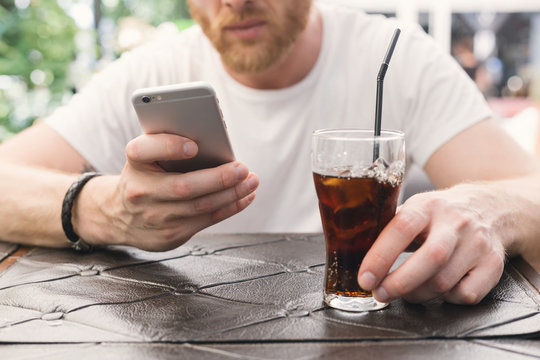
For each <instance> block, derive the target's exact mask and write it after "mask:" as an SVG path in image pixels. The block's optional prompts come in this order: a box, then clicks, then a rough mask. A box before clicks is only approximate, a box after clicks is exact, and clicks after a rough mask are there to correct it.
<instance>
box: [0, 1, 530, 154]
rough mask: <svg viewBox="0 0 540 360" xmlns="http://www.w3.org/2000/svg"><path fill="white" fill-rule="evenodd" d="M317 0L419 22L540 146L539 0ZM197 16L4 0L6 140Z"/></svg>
mask: <svg viewBox="0 0 540 360" xmlns="http://www.w3.org/2000/svg"><path fill="white" fill-rule="evenodd" d="M318 1H321V2H329V3H341V4H343V5H345V6H351V7H359V8H361V9H364V10H366V11H367V12H369V13H378V14H383V15H385V16H395V17H398V18H400V19H401V20H403V21H406V22H416V23H418V24H420V26H422V28H423V29H424V30H425V31H426V32H427V33H428V34H430V35H431V36H433V37H434V39H435V40H436V41H437V42H438V43H439V44H440V46H442V47H443V48H444V49H445V50H446V51H448V52H450V53H451V54H452V55H453V56H454V57H455V58H456V60H457V61H458V62H459V63H460V64H461V65H462V67H463V68H464V69H465V71H466V72H467V73H468V74H469V76H470V77H471V78H472V79H473V80H474V81H475V82H476V84H477V85H478V87H479V89H480V90H481V91H482V93H483V94H484V96H485V97H486V99H487V100H488V102H489V104H490V105H491V107H492V108H493V110H494V112H495V114H496V116H497V117H498V118H499V119H500V121H501V123H502V124H503V126H505V127H506V128H507V130H508V131H509V132H510V133H511V134H512V135H514V137H515V138H516V139H517V140H518V141H519V142H520V143H521V144H522V145H523V146H524V147H526V148H527V149H528V150H530V151H533V152H536V153H537V154H540V151H539V148H538V143H539V142H538V140H537V139H538V136H537V135H538V132H539V131H538V129H539V127H538V121H539V120H538V119H539V115H538V114H539V112H538V109H539V106H538V105H539V104H540V1H538V0H512V1H511V2H509V1H500V0H489V1H487V0H467V1H465V0H435V1H434V0H408V1H403V0H373V1H372V0H318ZM192 24H193V21H192V20H191V19H190V18H189V13H188V11H187V6H186V3H185V0H152V1H148V0H0V141H2V140H3V139H6V138H8V137H9V136H11V135H12V134H14V133H16V132H18V131H20V130H21V129H24V128H25V127H27V126H29V125H31V124H32V123H33V121H35V120H36V119H38V118H41V117H43V116H46V115H47V114H49V113H50V112H51V111H52V110H53V109H54V108H55V107H57V106H59V105H60V104H62V103H64V102H66V101H68V100H69V98H70V97H71V96H72V95H73V94H74V93H75V92H77V91H78V90H79V89H80V88H81V87H82V86H84V84H85V83H86V81H88V79H89V77H90V76H91V75H92V73H94V72H96V71H99V69H101V68H102V67H103V66H105V65H107V64H108V63H110V62H111V61H113V60H114V59H115V58H117V57H118V56H119V55H120V54H121V53H122V52H124V51H126V50H129V49H131V48H133V47H135V46H138V45H140V44H142V43H143V42H145V41H148V40H149V39H152V38H154V37H159V36H167V34H168V33H170V32H175V31H179V30H180V31H181V30H183V29H185V28H187V27H189V26H191V25H192Z"/></svg>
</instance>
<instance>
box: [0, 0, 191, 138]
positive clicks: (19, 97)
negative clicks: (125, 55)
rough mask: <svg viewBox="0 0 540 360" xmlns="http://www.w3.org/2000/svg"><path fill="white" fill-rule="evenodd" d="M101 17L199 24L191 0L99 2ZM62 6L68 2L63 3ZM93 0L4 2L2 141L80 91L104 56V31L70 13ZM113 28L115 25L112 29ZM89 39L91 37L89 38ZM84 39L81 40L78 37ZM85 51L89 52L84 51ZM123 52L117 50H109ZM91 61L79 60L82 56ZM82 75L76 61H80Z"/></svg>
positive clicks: (0, 24)
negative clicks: (87, 44)
mask: <svg viewBox="0 0 540 360" xmlns="http://www.w3.org/2000/svg"><path fill="white" fill-rule="evenodd" d="M94 1H98V3H94V7H93V9H94V10H95V13H94V17H95V20H96V21H99V20H104V19H106V20H108V23H109V24H110V23H113V24H116V23H117V21H118V20H119V19H120V18H122V17H127V16H135V17H138V18H139V19H141V20H143V21H146V22H148V23H149V24H151V25H154V26H156V25H158V24H160V23H162V22H165V21H171V22H174V23H175V24H176V25H177V27H178V28H179V29H180V30H182V29H184V28H186V27H189V26H191V25H192V24H193V21H192V20H191V19H190V18H189V11H188V7H187V5H186V1H185V0H94ZM59 4H61V5H62V6H59ZM79 5H83V6H88V5H89V3H88V2H86V1H83V0H0V141H2V140H4V139H5V138H7V137H9V136H10V135H12V134H14V133H16V132H18V131H20V130H21V129H24V128H25V127H27V126H28V125H30V124H31V123H32V122H33V121H34V120H35V119H36V118H39V117H43V116H46V115H48V114H49V113H50V112H51V111H52V110H53V109H54V108H55V107H56V106H58V105H60V104H61V103H62V99H64V98H65V97H66V95H71V93H72V91H73V90H75V87H76V86H75V85H74V84H75V83H78V80H80V79H81V78H82V79H84V78H85V76H86V75H88V74H90V73H92V72H93V71H94V69H93V68H91V67H92V66H94V65H95V64H98V63H99V59H96V55H97V56H98V57H99V56H100V55H101V54H102V50H103V48H101V46H103V41H102V40H103V39H102V38H98V37H106V36H108V35H109V36H110V35H111V34H103V33H102V31H97V29H84V30H82V29H78V28H77V26H76V24H75V22H74V21H73V19H72V18H71V17H70V16H69V15H68V14H66V11H68V12H69V10H70V9H72V8H74V7H76V6H79ZM107 29H108V30H107V31H108V32H113V31H115V29H114V28H113V29H111V28H110V27H109V28H107ZM83 33H84V34H85V35H86V36H88V35H89V34H90V36H95V37H96V38H95V46H94V47H93V48H92V47H91V48H90V49H88V48H86V49H85V50H83V49H81V48H80V46H79V48H78V47H77V44H76V35H77V34H83ZM85 39H87V37H86V38H85ZM77 42H78V41H77ZM81 51H86V52H85V53H84V54H83V53H81ZM111 53H112V54H113V55H114V56H118V55H119V54H117V53H116V52H115V51H114V50H112V51H111V50H110V49H108V54H111ZM77 54H79V55H84V56H82V57H79V58H83V59H86V60H88V59H90V61H86V62H85V61H84V60H83V61H78V62H77V63H75V62H74V60H75V57H76V55H77ZM81 63H82V64H83V65H82V66H83V67H84V69H82V70H78V71H77V73H76V75H77V76H76V77H75V78H72V77H70V71H69V68H70V65H72V64H76V65H79V69H80V66H81Z"/></svg>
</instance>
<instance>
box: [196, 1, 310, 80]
mask: <svg viewBox="0 0 540 360" xmlns="http://www.w3.org/2000/svg"><path fill="white" fill-rule="evenodd" d="M281 4H282V5H280V7H279V11H280V13H279V14H274V13H271V12H270V11H269V9H267V8H261V7H258V6H245V7H244V8H242V9H241V10H239V11H238V12H235V11H234V10H231V9H230V8H228V7H223V8H222V10H221V12H220V14H218V15H217V16H216V17H215V18H214V19H210V18H209V17H208V15H207V14H206V13H205V12H204V10H202V9H200V8H199V7H197V5H195V4H194V1H193V0H188V5H189V9H190V12H191V16H192V17H193V19H195V21H197V23H198V24H199V25H200V26H201V28H202V30H203V32H204V33H205V35H206V36H207V37H208V39H209V40H210V42H211V43H212V45H213V46H214V47H215V48H216V50H217V51H218V52H219V53H220V55H221V60H222V61H223V63H224V64H225V66H226V67H227V68H228V69H230V70H231V71H233V72H235V73H238V74H255V73H260V72H262V71H265V70H267V69H269V68H270V67H271V66H272V65H275V64H277V63H278V62H279V61H280V60H281V59H282V58H283V57H284V56H285V55H286V54H287V52H288V51H289V50H290V48H291V47H292V45H293V44H294V42H295V41H296V39H297V38H298V35H299V34H300V33H301V32H302V31H303V30H304V29H305V28H306V25H307V22H308V20H309V13H310V9H311V0H294V1H290V0H283V1H281ZM250 19H257V20H263V21H264V22H265V26H264V29H263V31H262V32H261V33H260V34H259V36H257V37H256V38H255V39H239V38H237V37H235V36H234V35H232V34H228V33H227V30H225V27H226V26H231V25H235V24H238V23H241V22H244V21H247V20H250Z"/></svg>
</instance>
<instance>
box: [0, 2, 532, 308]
mask: <svg viewBox="0 0 540 360" xmlns="http://www.w3.org/2000/svg"><path fill="white" fill-rule="evenodd" d="M189 6H190V9H191V13H192V15H193V18H194V19H195V20H196V21H197V22H198V24H199V26H194V27H192V28H190V29H188V30H186V31H184V32H182V33H180V34H178V35H177V36H174V37H170V38H166V39H158V40H157V41H155V42H153V43H150V44H148V45H145V46H142V47H140V48H138V49H135V50H134V51H132V52H130V53H127V54H124V55H123V56H122V57H121V59H119V60H118V61H116V62H114V63H113V64H112V65H110V66H109V67H108V68H106V69H104V70H103V71H101V72H100V73H99V74H97V75H96V76H95V77H94V78H93V79H92V80H91V82H90V83H89V84H88V85H87V86H86V87H85V88H84V89H83V90H82V91H81V92H80V93H78V94H77V95H75V96H74V97H73V99H72V100H71V101H70V102H69V103H68V104H67V105H66V106H64V107H61V108H59V109H58V110H56V111H55V112H54V113H53V114H52V115H51V116H49V117H48V118H47V119H46V120H45V121H44V122H42V123H40V124H38V125H36V126H33V127H31V128H30V129H28V130H26V131H24V132H22V133H20V134H19V135H17V136H16V137H14V138H13V139H11V140H10V141H8V142H6V143H4V144H2V146H1V147H0V171H2V176H1V177H0V184H1V188H2V190H3V191H2V192H1V194H0V201H1V203H2V204H3V206H2V207H1V209H0V215H1V216H0V222H1V226H0V238H2V239H4V240H7V241H12V242H18V243H26V244H32V245H40V246H52V247H62V246H68V245H69V244H70V241H72V242H73V243H74V244H75V245H76V247H81V246H83V245H86V244H91V245H107V244H126V245H131V246H135V247H138V248H141V249H145V250H151V251H162V250H167V249H172V248H175V247H178V246H180V245H182V244H183V243H184V242H186V241H187V240H189V238H190V237H191V236H192V235H194V234H195V233H197V232H199V231H201V230H203V229H207V228H208V229H207V230H206V231H213V232H319V231H321V225H320V218H319V214H318V207H317V198H316V195H315V192H314V188H313V184H312V178H311V170H310V153H309V151H310V137H311V133H312V131H313V130H315V129H319V128H330V127H333V128H346V127H353V128H370V127H371V126H372V123H373V118H374V109H375V93H376V91H375V86H376V82H375V79H376V74H377V72H378V69H379V66H380V62H381V60H382V59H383V57H384V53H385V50H386V47H387V44H388V41H389V39H390V38H391V35H392V33H393V31H394V29H395V28H396V27H398V26H401V25H399V24H397V23H396V21H395V20H389V19H385V18H383V17H381V16H371V15H366V14H365V13H363V12H361V11H357V10H352V9H349V8H343V7H340V6H333V5H324V4H320V3H312V1H311V0H295V1H291V0H189ZM402 30H403V32H402V35H401V38H400V41H399V44H398V46H397V48H396V50H395V53H394V57H393V59H392V66H391V67H390V70H389V72H388V74H387V76H386V81H385V102H384V106H385V107H384V109H383V110H384V114H385V115H384V124H383V126H384V127H385V128H391V129H400V130H402V131H404V132H405V134H406V141H407V147H408V164H413V163H416V164H418V165H419V166H420V167H422V168H423V169H424V170H425V171H426V173H427V174H428V175H429V177H430V179H431V180H432V182H433V183H434V184H435V186H436V187H437V188H439V189H441V190H439V191H433V192H429V193H424V194H419V195H417V196H414V197H412V198H411V199H410V200H408V201H406V202H405V203H404V204H403V205H402V206H401V208H400V209H399V211H398V213H397V215H396V216H395V217H394V219H393V220H392V221H391V222H390V223H389V224H388V226H387V227H386V228H385V229H384V231H383V232H382V234H381V235H380V237H379V238H378V239H377V241H376V243H375V245H374V247H373V248H372V249H371V251H370V252H369V253H368V255H367V256H366V258H365V260H364V262H363V263H362V266H361V268H360V271H359V282H360V285H361V286H362V287H363V288H365V289H368V290H369V289H374V294H375V297H376V298H377V299H378V300H380V301H384V302H386V301H389V300H391V299H394V298H397V297H404V298H405V299H407V300H409V301H412V302H423V301H427V300H430V299H433V298H438V297H441V298H443V299H444V300H446V301H449V302H453V303H461V304H474V303H477V302H479V301H480V300H481V299H482V298H483V297H484V296H485V295H486V294H487V293H488V291H489V290H490V289H491V288H492V287H493V286H494V285H495V284H496V283H497V282H498V280H499V278H500V276H501V274H502V271H503V266H504V261H505V256H506V254H509V255H517V254H522V255H523V256H525V257H526V259H528V260H529V261H530V262H531V263H532V264H536V265H539V264H540V244H539V243H538V241H536V239H537V238H538V235H539V234H540V226H539V222H538V221H537V219H538V218H540V189H539V184H540V182H539V181H538V166H537V164H536V162H535V161H534V160H533V159H532V158H531V157H530V156H529V155H528V154H526V153H525V152H524V151H523V150H522V149H521V148H520V147H519V146H518V145H517V144H515V143H514V142H513V141H512V140H511V139H510V138H509V137H508V136H507V135H506V134H505V133H504V131H502V130H501V129H499V128H498V127H497V125H496V124H495V123H494V122H493V121H492V120H490V111H489V109H488V107H487V105H486V104H485V102H484V100H483V98H482V96H481V95H480V93H479V92H478V90H477V89H476V88H475V87H474V84H473V83H472V82H471V81H470V80H469V79H468V78H467V76H466V74H465V73H464V72H463V71H462V70H461V69H460V68H459V66H458V65H457V64H456V63H455V62H454V61H453V60H452V59H451V58H450V57H449V55H448V54H445V53H443V52H442V51H441V50H440V49H439V48H438V47H437V46H436V45H435V44H434V43H433V42H432V40H431V39H430V38H429V37H428V36H427V35H426V34H424V33H423V32H422V31H421V30H420V29H418V28H416V27H414V26H405V27H402ZM196 80H198V81H200V80H203V81H207V82H209V83H211V84H212V85H213V86H214V88H215V90H216V92H217V95H218V97H219V98H220V103H221V106H222V110H223V113H224V116H225V120H226V122H227V125H228V130H229V133H230V134H229V135H230V138H231V142H232V145H233V148H234V150H235V153H236V156H237V158H238V159H240V160H242V161H243V162H242V163H241V162H233V163H229V164H225V165H222V166H219V167H216V168H212V169H205V170H200V171H195V172H190V173H184V174H180V173H166V172H164V171H162V170H160V169H159V168H158V167H157V166H156V165H155V163H156V161H160V160H174V159H176V160H180V159H185V158H190V157H192V156H194V155H195V154H196V152H197V144H196V143H194V142H193V141H191V140H189V139H186V138H183V137H179V136H175V135H171V134H154V135H147V134H143V132H142V130H141V128H140V126H139V124H138V121H137V118H136V115H135V113H134V111H133V109H132V106H131V104H130V101H129V99H130V95H131V93H132V92H133V91H134V90H136V89H138V88H142V87H150V86H157V85H167V84H175V83H184V82H189V81H196ZM248 167H249V169H251V171H250V170H248ZM88 170H94V171H99V172H101V173H103V174H104V175H103V176H99V177H97V176H94V175H95V174H92V175H84V176H83V178H82V179H79V180H77V178H78V175H77V174H80V173H82V172H84V171H88ZM90 179H91V180H90ZM74 182H75V184H76V185H77V186H76V187H77V188H78V189H79V190H80V189H82V190H81V191H80V193H79V194H78V196H77V197H76V201H75V202H74V203H73V208H72V216H70V217H69V218H68V219H67V221H68V222H69V223H70V225H71V226H72V230H73V231H72V233H71V234H67V235H66V234H65V233H64V231H63V228H62V226H61V219H60V214H61V213H62V209H61V205H62V201H63V198H64V196H65V193H66V191H67V190H68V188H70V185H71V184H72V183H74ZM259 182H260V185H259ZM83 184H85V185H84V187H83ZM255 189H257V199H256V201H254V198H255ZM250 204H251V205H250ZM248 205H250V206H249V208H248V209H246V210H245V211H243V210H244V209H245V208H247V207H248ZM233 215H235V216H233ZM225 219H226V220H225ZM223 220H224V221H223ZM74 235H75V236H76V238H75V239H73V236H74ZM68 239H69V241H68ZM411 245H413V246H416V247H418V249H417V250H416V251H415V253H414V254H413V255H412V256H411V257H410V258H409V259H408V261H407V262H405V263H404V264H403V265H402V266H401V267H399V268H398V269H397V270H395V271H393V272H392V273H390V274H388V271H389V269H390V267H391V265H392V264H393V262H394V261H395V260H396V258H397V257H398V255H399V254H400V253H401V252H402V251H404V250H405V249H407V248H409V247H411Z"/></svg>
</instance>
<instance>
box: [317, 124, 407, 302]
mask: <svg viewBox="0 0 540 360" xmlns="http://www.w3.org/2000/svg"><path fill="white" fill-rule="evenodd" d="M312 169H313V180H314V182H315V190H316V192H317V197H318V199H319V210H320V213H321V220H322V225H323V230H324V237H325V241H326V271H325V280H324V301H325V302H326V304H328V305H329V306H331V307H333V308H336V309H341V310H346V311H368V310H378V309H382V308H384V307H385V306H387V305H388V304H386V303H381V302H379V301H377V300H375V298H374V297H373V296H372V294H371V291H365V290H363V289H362V288H360V286H359V285H358V280H357V277H358V270H359V267H360V264H361V263H362V260H363V259H364V256H365V255H366V253H367V251H368V250H369V249H370V248H371V246H372V245H373V243H374V242H375V240H376V239H377V237H378V236H379V233H380V232H381V230H382V229H383V228H384V227H385V226H386V224H387V223H388V222H389V221H390V220H391V219H392V217H393V216H394V214H395V213H396V207H397V202H398V197H399V192H400V189H401V183H402V180H403V176H404V173H405V139H404V134H403V132H401V131H394V130H383V131H381V135H380V136H374V133H373V130H360V129H326V130H317V131H315V132H314V133H313V138H312Z"/></svg>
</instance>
